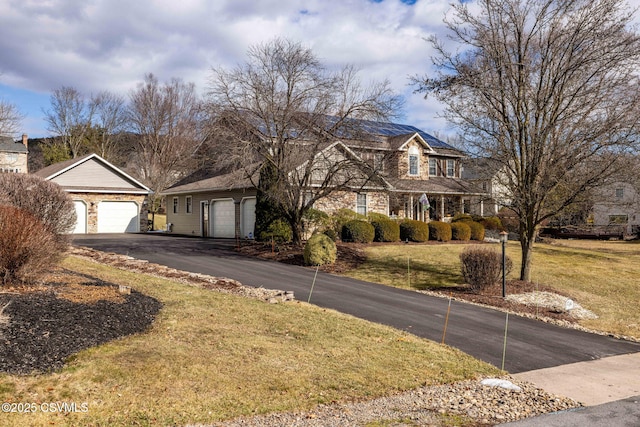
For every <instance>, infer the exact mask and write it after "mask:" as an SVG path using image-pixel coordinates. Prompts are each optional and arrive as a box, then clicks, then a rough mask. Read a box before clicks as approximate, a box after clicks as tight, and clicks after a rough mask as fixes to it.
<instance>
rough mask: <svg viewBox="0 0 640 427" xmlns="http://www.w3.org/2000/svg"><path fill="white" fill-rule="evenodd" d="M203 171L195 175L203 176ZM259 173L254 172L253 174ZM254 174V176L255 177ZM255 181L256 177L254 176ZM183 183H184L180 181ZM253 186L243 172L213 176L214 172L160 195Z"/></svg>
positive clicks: (236, 171)
mask: <svg viewBox="0 0 640 427" xmlns="http://www.w3.org/2000/svg"><path fill="white" fill-rule="evenodd" d="M203 172H204V173H205V176H206V172H205V171H203V170H200V171H197V172H196V174H199V176H203ZM257 173H259V171H256V172H255V174H257ZM255 174H254V175H255ZM255 179H256V180H257V176H255ZM182 182H185V181H182ZM252 187H253V184H252V183H251V179H250V178H249V176H248V175H247V172H246V171H244V170H235V171H232V172H230V173H226V174H222V175H215V172H213V173H211V174H210V175H209V176H208V177H203V178H201V179H200V180H197V181H193V182H189V181H186V183H184V184H181V183H178V184H177V185H174V186H173V187H171V188H168V189H166V190H165V191H163V192H162V194H182V193H198V192H203V191H228V190H240V189H245V188H252Z"/></svg>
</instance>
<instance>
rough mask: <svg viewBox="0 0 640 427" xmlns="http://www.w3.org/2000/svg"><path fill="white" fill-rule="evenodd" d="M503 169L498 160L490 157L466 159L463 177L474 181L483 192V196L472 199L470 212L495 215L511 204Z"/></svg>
mask: <svg viewBox="0 0 640 427" xmlns="http://www.w3.org/2000/svg"><path fill="white" fill-rule="evenodd" d="M502 170H503V169H502V166H501V165H500V164H499V163H498V162H497V161H495V160H491V159H488V158H473V159H470V158H469V159H465V160H464V162H463V169H462V178H463V179H465V180H467V181H469V182H471V183H473V184H474V185H475V186H476V187H477V188H479V189H480V190H481V192H482V193H483V195H482V196H479V197H474V198H472V199H471V200H470V206H469V209H468V210H467V212H468V213H472V214H475V215H480V216H493V215H497V214H498V212H500V209H502V208H503V207H505V206H509V204H510V203H511V198H510V196H509V191H508V189H507V188H506V187H505V185H504V183H503V180H504V174H503V173H502Z"/></svg>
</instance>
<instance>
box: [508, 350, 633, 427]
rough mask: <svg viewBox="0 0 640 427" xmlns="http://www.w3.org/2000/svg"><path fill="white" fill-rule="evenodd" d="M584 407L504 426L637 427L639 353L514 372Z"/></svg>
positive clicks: (518, 377)
mask: <svg viewBox="0 0 640 427" xmlns="http://www.w3.org/2000/svg"><path fill="white" fill-rule="evenodd" d="M513 376H514V377H515V378H517V379H519V380H523V381H527V382H530V383H533V384H535V385H536V386H538V387H540V388H542V389H544V390H545V391H548V392H549V393H553V394H557V395H562V396H566V397H570V398H572V399H574V400H577V401H578V402H581V403H582V404H584V405H586V407H585V408H578V409H575V410H571V411H564V412H557V413H552V414H545V415H541V416H538V417H533V418H527V419H524V420H520V421H516V422H513V423H507V424H503V426H514V427H583V426H590V427H612V426H615V427H622V426H629V427H637V426H639V425H640V353H633V354H625V355H622V356H612V357H606V358H603V359H598V360H591V361H588V362H579V363H572V364H569V365H562V366H555V367H553V368H545V369H538V370H535V371H528V372H521V373H518V374H514V375H513Z"/></svg>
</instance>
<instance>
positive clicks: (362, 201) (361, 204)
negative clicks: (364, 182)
mask: <svg viewBox="0 0 640 427" xmlns="http://www.w3.org/2000/svg"><path fill="white" fill-rule="evenodd" d="M356 212H358V213H359V214H361V215H366V214H367V194H366V193H358V194H357V195H356Z"/></svg>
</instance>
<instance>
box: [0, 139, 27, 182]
mask: <svg viewBox="0 0 640 427" xmlns="http://www.w3.org/2000/svg"><path fill="white" fill-rule="evenodd" d="M27 141H28V138H27V135H22V140H21V141H17V142H16V141H14V140H13V138H11V137H6V136H0V173H7V172H14V173H27V172H28V171H27V155H28V154H29V149H28V144H27Z"/></svg>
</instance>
